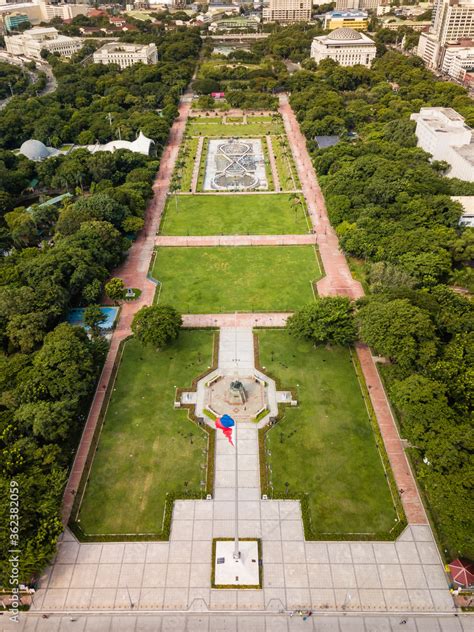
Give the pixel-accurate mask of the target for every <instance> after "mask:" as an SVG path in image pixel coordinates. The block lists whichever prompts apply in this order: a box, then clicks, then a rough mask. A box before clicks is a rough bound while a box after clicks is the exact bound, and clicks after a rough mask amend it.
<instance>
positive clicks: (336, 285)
mask: <svg viewBox="0 0 474 632" xmlns="http://www.w3.org/2000/svg"><path fill="white" fill-rule="evenodd" d="M279 109H280V114H281V115H282V117H283V122H284V124H285V130H286V133H287V136H288V139H289V144H290V147H291V149H292V151H293V155H294V157H295V162H296V166H297V169H298V175H299V177H300V180H301V185H302V188H303V193H304V195H305V198H306V202H307V205H308V211H309V213H310V216H311V219H312V222H313V227H314V229H315V231H316V235H317V242H318V246H319V252H320V254H321V259H322V261H323V265H324V271H325V276H324V277H323V278H322V279H321V280H320V281H318V283H317V288H318V293H319V294H320V295H321V296H334V295H337V294H339V295H340V294H342V295H344V296H349V297H350V298H351V299H357V298H360V297H361V296H363V295H364V290H363V289H362V286H361V284H360V283H359V282H358V281H356V280H354V279H353V278H352V275H351V272H350V270H349V266H348V265H347V261H346V258H345V256H344V254H343V253H342V252H341V250H340V249H339V240H338V238H337V235H336V233H335V231H334V230H333V228H332V226H331V224H330V222H329V218H328V215H327V210H326V204H325V202H324V196H323V194H322V191H321V188H320V186H319V183H318V179H317V177H316V172H315V170H314V168H313V165H312V162H311V158H310V156H309V154H308V150H307V148H306V140H305V138H304V136H303V134H302V133H301V130H300V127H299V125H298V121H297V120H296V117H295V114H294V112H293V110H292V109H291V107H290V105H289V103H288V98H287V96H286V95H282V96H281V97H280V108H279ZM357 355H358V357H359V361H360V363H361V367H362V371H363V373H364V378H365V381H366V383H367V386H368V387H369V393H370V399H371V401H372V406H373V407H374V410H375V413H376V416H377V421H378V424H379V428H380V432H381V434H382V437H383V441H384V444H385V449H386V450H387V454H388V458H389V460H390V465H391V466H392V470H393V474H394V477H395V481H396V483H397V487H398V489H399V490H400V491H401V490H403V493H401V499H402V503H403V508H404V510H405V514H406V516H407V520H408V522H409V523H410V524H427V522H428V520H427V517H426V513H425V510H424V507H423V503H422V501H421V498H420V494H419V491H418V488H417V486H416V482H415V479H414V477H413V474H412V472H411V469H410V466H409V464H408V461H407V458H406V456H405V452H404V450H403V446H402V443H401V440H400V436H399V434H398V429H397V426H396V424H395V420H394V418H393V415H392V412H391V410H390V405H389V403H388V400H387V396H386V394H385V390H384V388H383V385H382V382H381V381H380V376H379V374H378V371H377V367H376V366H375V363H374V360H373V358H372V354H371V353H370V349H369V348H368V347H367V346H365V345H357Z"/></svg>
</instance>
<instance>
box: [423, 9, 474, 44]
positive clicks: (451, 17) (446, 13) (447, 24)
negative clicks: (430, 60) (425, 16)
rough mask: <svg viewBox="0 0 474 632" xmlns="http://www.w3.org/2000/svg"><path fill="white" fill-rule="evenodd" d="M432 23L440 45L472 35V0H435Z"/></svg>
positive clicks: (473, 26) (473, 34) (473, 24)
mask: <svg viewBox="0 0 474 632" xmlns="http://www.w3.org/2000/svg"><path fill="white" fill-rule="evenodd" d="M432 25H433V26H432V32H433V33H434V34H435V35H436V37H437V39H438V41H439V43H440V45H441V46H443V45H444V44H445V43H446V42H448V41H449V42H454V41H456V40H458V39H461V38H466V37H474V0H436V1H435V4H434V7H433V18H432Z"/></svg>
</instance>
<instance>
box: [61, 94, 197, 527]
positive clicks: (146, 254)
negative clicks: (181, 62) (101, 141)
mask: <svg viewBox="0 0 474 632" xmlns="http://www.w3.org/2000/svg"><path fill="white" fill-rule="evenodd" d="M189 107H190V106H189V103H182V104H181V105H180V107H179V116H178V118H177V119H176V121H175V122H174V124H173V126H172V128H171V130H170V135H169V139H168V144H167V145H166V148H165V150H164V151H163V155H162V157H161V160H160V169H159V171H158V174H157V177H156V180H155V183H154V185H153V198H152V199H151V201H150V204H149V206H148V210H147V214H146V218H145V227H144V229H143V230H142V231H141V233H140V234H139V236H138V239H137V240H136V241H135V242H134V243H133V245H132V247H131V249H130V251H129V253H128V256H127V258H126V260H125V262H124V263H123V265H122V266H120V267H119V268H118V269H116V270H114V273H113V274H114V276H118V277H120V278H122V279H123V281H124V283H125V285H126V286H127V287H139V288H141V289H142V294H141V296H140V299H139V300H137V301H133V302H130V303H124V305H123V306H122V310H121V313H120V319H119V322H118V324H117V327H116V329H115V330H114V332H113V334H112V340H111V344H110V348H109V352H108V354H107V358H106V360H105V364H104V367H103V370H102V374H101V377H100V380H99V383H98V386H97V390H96V392H95V395H94V399H93V401H92V405H91V408H90V411H89V415H88V417H87V421H86V424H85V426H84V431H83V434H82V437H81V441H80V443H79V447H78V449H77V452H76V456H75V459H74V463H73V465H72V468H71V472H70V474H69V479H68V482H67V485H66V490H65V492H64V500H63V506H62V519H63V523H64V524H67V522H68V520H69V517H70V515H71V510H72V505H73V502H74V495H75V493H76V490H77V489H78V487H79V483H80V481H81V477H82V473H83V470H84V466H85V463H86V459H87V455H88V453H89V449H90V445H91V441H92V437H93V436H94V431H95V428H96V425H97V421H98V418H99V414H100V411H101V409H102V406H103V404H104V400H105V393H106V389H107V385H108V383H109V381H110V378H111V375H112V372H113V367H114V364H115V362H116V360H117V354H118V350H119V348H120V342H121V341H122V340H124V339H125V338H126V337H127V336H129V335H130V333H131V324H132V320H133V317H134V315H135V314H136V312H137V311H138V310H139V309H140V308H141V307H143V306H144V305H151V304H152V302H153V297H154V294H155V285H154V284H153V283H152V282H151V281H150V280H148V279H147V272H148V267H149V265H150V260H151V257H152V254H153V249H154V247H155V235H156V231H157V228H158V226H159V222H160V219H161V214H162V213H163V210H164V207H165V203H166V196H167V193H168V189H169V183H170V180H171V175H172V173H173V169H174V165H175V162H176V158H177V155H178V150H179V146H180V143H181V140H182V138H183V134H184V129H185V126H186V121H187V118H188V114H189Z"/></svg>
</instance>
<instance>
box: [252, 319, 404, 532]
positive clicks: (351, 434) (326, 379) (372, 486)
mask: <svg viewBox="0 0 474 632" xmlns="http://www.w3.org/2000/svg"><path fill="white" fill-rule="evenodd" d="M258 337H259V341H260V364H261V365H263V366H265V367H266V368H267V369H268V371H269V372H270V373H271V374H272V375H273V376H276V377H278V378H280V380H281V384H282V386H284V387H292V388H294V389H295V390H296V393H297V398H298V402H299V405H298V406H297V407H296V408H289V407H287V408H285V409H284V418H283V420H282V421H281V422H280V423H278V424H277V425H276V426H275V427H274V428H272V429H271V430H269V431H268V433H267V435H266V437H267V439H266V446H267V449H268V450H269V451H270V452H271V456H268V457H267V459H268V461H269V464H270V466H271V472H272V474H271V480H272V483H273V486H274V488H275V489H278V490H281V491H284V490H285V489H286V487H285V486H286V484H287V483H288V490H289V494H288V495H289V496H290V497H291V493H292V492H295V493H297V492H308V493H309V501H310V503H309V504H310V511H311V519H312V526H313V530H314V531H316V532H319V533H341V534H343V533H374V532H387V531H389V530H390V529H391V527H393V526H394V524H395V517H396V512H395V510H394V507H393V503H392V497H391V494H390V489H389V487H388V483H387V481H386V478H385V472H384V469H383V466H382V462H381V459H380V455H379V453H378V450H377V447H376V444H375V438H374V434H373V431H372V427H371V425H370V420H369V417H368V414H367V411H366V408H365V403H364V400H363V396H362V392H361V389H360V386H359V383H358V381H357V376H356V373H355V371H354V367H353V365H352V361H351V358H350V354H349V350H348V349H346V348H325V347H317V348H315V347H313V346H312V345H311V343H309V342H306V341H301V340H296V339H294V338H291V337H290V336H289V335H288V334H287V333H286V332H285V331H277V330H265V331H260V332H258Z"/></svg>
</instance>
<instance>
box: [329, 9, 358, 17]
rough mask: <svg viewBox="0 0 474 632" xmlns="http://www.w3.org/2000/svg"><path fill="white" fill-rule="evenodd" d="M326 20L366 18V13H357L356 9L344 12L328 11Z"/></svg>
mask: <svg viewBox="0 0 474 632" xmlns="http://www.w3.org/2000/svg"><path fill="white" fill-rule="evenodd" d="M326 17H327V18H366V17H368V13H367V12H366V11H359V10H358V9H346V10H345V11H328V13H326Z"/></svg>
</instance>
